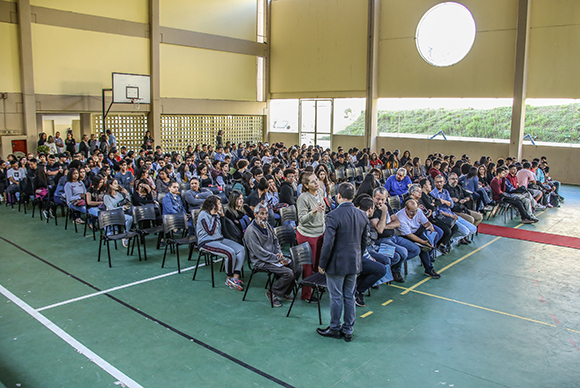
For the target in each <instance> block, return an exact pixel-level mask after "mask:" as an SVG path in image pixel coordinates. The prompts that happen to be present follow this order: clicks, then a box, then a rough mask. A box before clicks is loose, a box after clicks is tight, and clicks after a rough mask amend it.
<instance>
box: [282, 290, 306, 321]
mask: <svg viewBox="0 0 580 388" xmlns="http://www.w3.org/2000/svg"><path fill="white" fill-rule="evenodd" d="M301 288H302V283H300V284H299V285H298V288H297V289H296V291H294V298H292V303H290V308H289V309H288V313H287V314H286V318H288V317H289V316H290V311H292V306H294V302H295V301H296V296H298V293H299V292H300V289H301Z"/></svg>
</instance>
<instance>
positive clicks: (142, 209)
mask: <svg viewBox="0 0 580 388" xmlns="http://www.w3.org/2000/svg"><path fill="white" fill-rule="evenodd" d="M156 220H157V215H156V214H155V205H154V204H152V203H148V204H146V205H143V206H134V207H133V222H134V224H135V232H137V233H139V236H140V238H141V244H142V245H143V256H144V257H145V260H147V245H146V243H145V236H147V235H149V234H158V237H157V249H159V246H160V245H161V238H162V237H163V234H162V232H163V231H164V228H163V225H155V221H156ZM134 247H135V240H133V248H134Z"/></svg>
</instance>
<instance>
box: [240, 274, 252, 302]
mask: <svg viewBox="0 0 580 388" xmlns="http://www.w3.org/2000/svg"><path fill="white" fill-rule="evenodd" d="M253 277H254V271H252V273H251V274H250V279H248V284H246V290H245V291H244V297H243V298H242V301H244V300H246V295H247V294H248V289H249V288H250V284H252V278H253Z"/></svg>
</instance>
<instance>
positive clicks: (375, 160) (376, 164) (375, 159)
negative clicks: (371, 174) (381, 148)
mask: <svg viewBox="0 0 580 388" xmlns="http://www.w3.org/2000/svg"><path fill="white" fill-rule="evenodd" d="M369 164H370V165H371V167H376V168H378V169H380V168H381V167H382V166H383V162H381V159H379V158H378V156H377V153H376V152H373V153H372V154H371V159H370V160H369Z"/></svg>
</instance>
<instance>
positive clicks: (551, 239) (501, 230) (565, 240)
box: [478, 223, 580, 249]
mask: <svg viewBox="0 0 580 388" xmlns="http://www.w3.org/2000/svg"><path fill="white" fill-rule="evenodd" d="M478 230H479V233H483V234H491V235H492V236H500V237H507V238H514V239H517V240H525V241H533V242H537V243H540V244H549V245H557V246H560V247H567V248H575V249H580V238H577V237H568V236H560V235H558V234H550V233H542V232H534V231H531V230H522V229H514V228H508V227H505V226H497V225H490V224H483V223H481V224H479V228H478Z"/></svg>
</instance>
